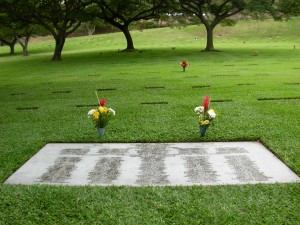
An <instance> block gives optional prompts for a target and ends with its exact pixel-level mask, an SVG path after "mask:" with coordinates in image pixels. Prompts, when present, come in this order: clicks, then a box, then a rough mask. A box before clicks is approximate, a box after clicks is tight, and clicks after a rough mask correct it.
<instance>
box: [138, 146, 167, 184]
mask: <svg viewBox="0 0 300 225" xmlns="http://www.w3.org/2000/svg"><path fill="white" fill-rule="evenodd" d="M139 147H140V150H138V151H137V153H138V155H139V157H140V158H141V160H142V163H141V167H140V174H139V175H138V180H137V183H138V184H140V185H151V184H169V183H170V182H169V180H168V175H167V174H166V171H165V169H166V167H165V158H166V156H167V150H166V148H167V145H166V144H148V145H140V146H139Z"/></svg>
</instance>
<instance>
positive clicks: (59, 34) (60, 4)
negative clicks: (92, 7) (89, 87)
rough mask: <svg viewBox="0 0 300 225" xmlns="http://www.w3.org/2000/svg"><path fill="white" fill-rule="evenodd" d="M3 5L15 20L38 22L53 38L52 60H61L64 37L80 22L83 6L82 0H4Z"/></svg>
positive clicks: (84, 4)
mask: <svg viewBox="0 0 300 225" xmlns="http://www.w3.org/2000/svg"><path fill="white" fill-rule="evenodd" d="M4 4H5V7H6V8H7V9H8V10H9V12H10V14H11V15H13V17H14V18H15V19H16V20H22V21H26V22H28V23H31V24H38V25H41V26H43V27H44V28H45V29H46V30H48V31H49V32H50V33H51V34H52V36H53V37H54V39H55V50H54V54H53V57H52V60H53V61H60V60H61V52H62V49H63V47H64V43H65V39H66V37H67V36H68V35H70V34H71V33H73V32H74V31H75V30H76V29H77V28H78V27H79V26H80V24H81V19H82V18H83V12H84V9H85V7H86V6H87V5H88V4H89V3H88V2H87V1H82V0H63V1H61V0H60V1H54V0H43V1H40V0H6V1H5V2H4Z"/></svg>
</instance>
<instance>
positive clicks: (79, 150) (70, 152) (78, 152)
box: [60, 148, 90, 155]
mask: <svg viewBox="0 0 300 225" xmlns="http://www.w3.org/2000/svg"><path fill="white" fill-rule="evenodd" d="M89 151H90V150H89V149H84V148H73V149H72V148H65V149H63V150H62V151H61V153H60V154H61V155H86V154H87V153H88V152H89Z"/></svg>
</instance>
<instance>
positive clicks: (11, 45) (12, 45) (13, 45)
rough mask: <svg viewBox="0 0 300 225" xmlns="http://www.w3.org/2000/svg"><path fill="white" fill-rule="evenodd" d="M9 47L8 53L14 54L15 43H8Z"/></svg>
mask: <svg viewBox="0 0 300 225" xmlns="http://www.w3.org/2000/svg"><path fill="white" fill-rule="evenodd" d="M9 48H10V53H9V54H10V55H14V54H15V44H10V45H9Z"/></svg>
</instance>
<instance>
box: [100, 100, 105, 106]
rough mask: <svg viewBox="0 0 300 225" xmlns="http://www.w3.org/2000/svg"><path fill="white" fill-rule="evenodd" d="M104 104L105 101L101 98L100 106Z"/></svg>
mask: <svg viewBox="0 0 300 225" xmlns="http://www.w3.org/2000/svg"><path fill="white" fill-rule="evenodd" d="M105 104H106V100H105V99H104V98H102V99H101V100H100V105H101V106H104V105H105Z"/></svg>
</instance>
